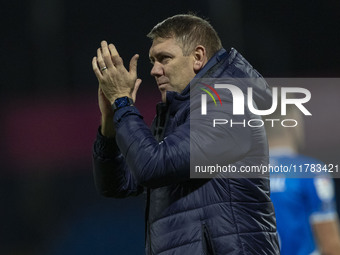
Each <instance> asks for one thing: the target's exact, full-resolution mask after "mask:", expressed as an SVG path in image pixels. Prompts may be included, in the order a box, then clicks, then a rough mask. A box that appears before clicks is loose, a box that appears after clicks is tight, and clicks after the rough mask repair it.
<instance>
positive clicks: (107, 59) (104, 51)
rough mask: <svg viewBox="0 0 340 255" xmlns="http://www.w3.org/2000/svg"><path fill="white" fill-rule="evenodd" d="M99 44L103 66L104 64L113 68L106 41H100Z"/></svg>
mask: <svg viewBox="0 0 340 255" xmlns="http://www.w3.org/2000/svg"><path fill="white" fill-rule="evenodd" d="M100 45H101V51H102V57H103V60H104V63H105V66H106V67H107V68H113V67H114V65H113V63H112V59H111V53H110V51H109V48H108V45H107V42H106V41H102V42H101V43H100Z"/></svg>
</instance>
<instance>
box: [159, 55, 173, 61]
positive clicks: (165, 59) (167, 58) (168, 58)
mask: <svg viewBox="0 0 340 255" xmlns="http://www.w3.org/2000/svg"><path fill="white" fill-rule="evenodd" d="M170 59H171V57H170V56H162V57H161V58H160V62H161V63H166V62H168V61H169V60H170Z"/></svg>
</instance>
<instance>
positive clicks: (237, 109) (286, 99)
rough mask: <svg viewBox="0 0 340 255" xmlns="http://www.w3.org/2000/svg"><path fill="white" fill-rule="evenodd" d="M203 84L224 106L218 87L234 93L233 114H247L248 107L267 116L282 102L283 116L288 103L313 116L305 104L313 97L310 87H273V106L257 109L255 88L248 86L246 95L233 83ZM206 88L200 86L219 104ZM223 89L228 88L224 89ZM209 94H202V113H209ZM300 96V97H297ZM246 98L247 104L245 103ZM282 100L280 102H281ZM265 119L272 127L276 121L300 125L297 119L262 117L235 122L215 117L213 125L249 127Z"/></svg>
mask: <svg viewBox="0 0 340 255" xmlns="http://www.w3.org/2000/svg"><path fill="white" fill-rule="evenodd" d="M203 85H204V86H205V87H206V88H209V89H210V90H211V91H212V92H213V93H214V94H215V96H216V97H217V98H218V100H219V101H220V105H221V106H222V105H223V104H222V100H221V97H220V95H219V93H218V92H217V91H216V89H220V94H221V93H231V95H232V100H233V101H232V106H233V115H245V108H246V107H247V108H248V110H249V111H250V112H251V113H253V114H255V115H259V116H266V115H270V114H272V113H274V112H275V111H276V110H277V108H278V105H279V103H280V108H281V113H280V114H281V116H285V115H286V114H287V105H295V106H296V107H297V108H298V109H299V110H300V111H301V112H302V113H303V114H304V115H306V116H311V115H312V114H311V112H310V111H308V109H307V108H306V107H305V106H304V104H305V103H307V102H309V101H310V99H311V93H310V91H309V90H308V89H305V88H300V87H281V88H278V87H273V88H272V102H271V107H270V108H269V109H264V110H259V109H257V107H256V105H255V106H254V100H253V88H252V87H248V88H247V95H246V96H245V95H244V93H243V91H242V90H241V89H240V88H239V87H237V86H235V85H232V84H214V86H211V85H208V84H204V83H203ZM206 88H200V89H201V90H202V91H204V92H206V93H207V94H208V95H209V96H210V97H211V98H212V100H213V101H214V104H215V106H218V104H217V103H216V100H215V98H214V96H213V94H212V93H211V92H209V90H207V89H206ZM222 89H224V90H226V91H223V90H222ZM279 89H280V95H281V97H279V93H278V91H279ZM207 94H201V115H207V114H208V109H207V108H208V107H207V105H208V103H207V100H208V99H207ZM297 95H302V97H301V96H299V97H298V98H297V97H296V96H297ZM245 100H247V101H246V104H245ZM279 101H280V102H279ZM265 121H268V122H271V125H272V127H274V125H275V123H277V122H279V123H280V124H281V125H282V126H283V127H296V126H297V125H298V122H297V120H295V119H283V120H280V119H262V118H256V119H248V120H247V121H246V120H245V119H244V120H243V121H238V122H235V121H233V120H232V119H222V118H221V119H216V118H214V119H213V123H212V126H213V127H216V126H217V125H226V124H229V125H230V127H233V126H236V125H241V126H244V127H245V126H249V127H261V126H263V125H264V123H265Z"/></svg>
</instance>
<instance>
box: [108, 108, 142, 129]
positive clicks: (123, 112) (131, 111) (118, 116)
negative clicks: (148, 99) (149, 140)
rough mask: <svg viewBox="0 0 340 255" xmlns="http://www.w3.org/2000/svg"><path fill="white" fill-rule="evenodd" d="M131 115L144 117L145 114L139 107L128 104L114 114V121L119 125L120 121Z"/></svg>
mask: <svg viewBox="0 0 340 255" xmlns="http://www.w3.org/2000/svg"><path fill="white" fill-rule="evenodd" d="M129 115H136V116H138V117H140V118H141V119H143V116H142V115H141V114H140V112H139V111H138V109H137V108H136V107H135V106H126V107H123V108H120V109H118V110H117V111H116V112H115V115H114V116H113V121H114V123H115V124H116V127H117V126H119V123H120V122H121V121H122V120H123V118H125V117H127V116H129Z"/></svg>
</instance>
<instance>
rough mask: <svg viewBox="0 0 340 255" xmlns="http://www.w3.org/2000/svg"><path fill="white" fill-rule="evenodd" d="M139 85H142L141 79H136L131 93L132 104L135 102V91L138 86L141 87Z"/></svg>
mask: <svg viewBox="0 0 340 255" xmlns="http://www.w3.org/2000/svg"><path fill="white" fill-rule="evenodd" d="M141 83H142V80H141V79H137V80H136V82H135V86H134V88H133V91H132V100H133V102H136V96H137V91H138V89H139V86H140V85H141Z"/></svg>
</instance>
